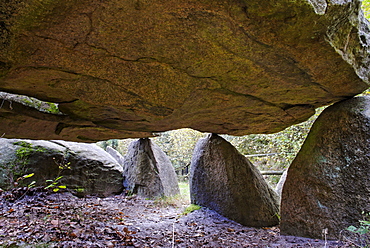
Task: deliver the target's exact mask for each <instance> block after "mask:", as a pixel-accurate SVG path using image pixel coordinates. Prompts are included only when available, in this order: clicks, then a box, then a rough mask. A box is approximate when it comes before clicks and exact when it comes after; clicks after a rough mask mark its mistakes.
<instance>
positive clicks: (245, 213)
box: [190, 134, 279, 227]
mask: <svg viewBox="0 0 370 248" xmlns="http://www.w3.org/2000/svg"><path fill="white" fill-rule="evenodd" d="M190 168H191V170H190V195H191V201H192V203H194V204H198V205H201V206H204V207H208V208H210V209H213V210H215V211H216V212H218V213H219V214H222V215H224V216H225V217H227V218H229V219H232V220H235V221H236V222H239V223H240V224H243V225H246V226H252V227H264V226H274V225H278V224H279V219H278V213H279V203H278V202H279V200H278V196H277V194H276V193H275V192H274V190H273V189H271V188H270V187H269V186H268V185H267V183H266V182H265V180H264V179H263V177H262V175H261V174H260V172H259V171H258V169H257V168H256V167H254V165H253V164H252V163H251V162H249V160H248V159H247V158H245V157H244V156H243V155H242V154H240V153H239V152H238V151H237V150H236V149H235V148H234V147H233V146H232V145H231V144H230V143H229V142H227V141H226V140H224V139H223V138H221V137H219V136H218V135H215V134H212V135H208V136H207V137H206V138H204V139H201V140H199V141H198V143H197V145H196V147H195V149H194V154H193V158H192V161H191V166H190Z"/></svg>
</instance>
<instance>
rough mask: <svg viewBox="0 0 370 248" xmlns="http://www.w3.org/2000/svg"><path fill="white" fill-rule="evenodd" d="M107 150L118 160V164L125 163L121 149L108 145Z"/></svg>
mask: <svg viewBox="0 0 370 248" xmlns="http://www.w3.org/2000/svg"><path fill="white" fill-rule="evenodd" d="M105 151H106V152H107V153H108V154H110V155H111V156H112V157H113V158H114V159H115V160H116V161H117V163H118V164H120V165H121V166H123V165H124V163H125V158H124V157H123V156H122V154H121V153H119V151H117V150H116V149H114V148H113V147H111V146H107V148H106V149H105Z"/></svg>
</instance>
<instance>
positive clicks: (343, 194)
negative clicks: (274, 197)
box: [281, 97, 370, 238]
mask: <svg viewBox="0 0 370 248" xmlns="http://www.w3.org/2000/svg"><path fill="white" fill-rule="evenodd" d="M369 127H370V97H356V98H354V99H351V100H347V101H344V102H341V103H338V104H335V105H333V106H331V107H328V108H327V109H326V110H325V111H324V112H323V113H322V114H321V115H320V117H319V118H318V119H317V120H316V122H315V123H314V125H313V127H312V129H311V131H310V133H309V135H308V137H307V139H306V141H305V143H304V144H303V147H302V149H301V151H300V152H299V153H298V155H297V157H296V158H295V160H294V161H293V163H292V165H291V166H290V168H289V170H288V175H287V179H286V182H285V184H284V187H283V194H282V202H281V232H282V233H284V234H289V235H295V236H304V237H314V238H321V237H322V231H323V229H325V228H327V229H328V237H329V238H339V237H340V232H341V231H342V230H344V229H346V228H347V227H348V226H350V225H355V226H357V225H358V220H361V219H362V215H361V212H362V211H365V212H369V211H370V198H369V196H370V180H369V178H370V167H369V161H370V146H369V141H370V132H369Z"/></svg>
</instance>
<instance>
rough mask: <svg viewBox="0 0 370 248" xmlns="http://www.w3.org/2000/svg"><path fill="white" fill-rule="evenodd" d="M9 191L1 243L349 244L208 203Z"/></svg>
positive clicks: (1, 212) (0, 213)
mask: <svg viewBox="0 0 370 248" xmlns="http://www.w3.org/2000/svg"><path fill="white" fill-rule="evenodd" d="M13 196H14V195H9V194H7V193H6V192H3V193H2V195H1V196H0V198H1V199H0V247H32V248H33V247H153V248H154V247H171V248H172V247H174V248H175V247H176V248H177V247H178V248H180V247H328V248H329V247H352V246H351V243H350V242H348V241H325V240H313V239H307V238H300V237H293V236H283V235H280V234H279V228H278V227H273V228H250V227H245V226H242V225H240V224H238V223H235V222H233V221H231V220H228V219H226V218H224V217H222V216H220V215H218V214H217V213H215V212H214V211H211V210H209V209H206V208H202V209H200V210H196V211H194V212H191V213H189V214H187V215H185V214H183V212H184V207H185V206H178V205H177V206H176V205H175V204H169V203H168V202H167V201H163V200H157V201H153V200H146V199H142V198H139V197H137V196H131V197H127V196H123V195H118V196H112V197H107V198H97V197H88V198H78V197H76V196H73V195H72V194H70V193H57V194H50V193H46V192H34V193H33V194H32V195H31V196H30V195H23V196H22V195H21V196H17V195H15V198H19V197H20V198H21V199H17V200H16V199H12V197H13ZM13 200H15V201H14V202H13Z"/></svg>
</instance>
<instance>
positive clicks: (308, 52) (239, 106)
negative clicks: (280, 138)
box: [0, 0, 370, 142]
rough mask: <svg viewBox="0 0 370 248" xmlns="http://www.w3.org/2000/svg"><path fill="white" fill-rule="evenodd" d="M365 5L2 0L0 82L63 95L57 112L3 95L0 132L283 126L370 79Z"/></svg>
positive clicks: (268, 0) (117, 133)
mask: <svg viewBox="0 0 370 248" xmlns="http://www.w3.org/2000/svg"><path fill="white" fill-rule="evenodd" d="M360 6H361V1H360V0H346V1H334V0H327V1H322V0H301V1H292V0H279V1H278V2H277V1H276V0H240V1H229V0H215V1H210V0H196V1H195V0H193V1H190V0H189V1H183V0H169V1H163V0H152V1H148V0H132V1H122V0H109V1H104V2H103V3H102V1H101V0H81V1H72V0H53V1H46V0H45V1H44V0H39V1H35V0H24V1H20V0H14V1H9V0H6V1H2V4H1V6H0V20H1V22H0V51H1V53H0V90H1V91H4V92H8V93H15V94H21V95H27V96H32V97H35V98H38V99H39V100H42V101H44V102H51V103H56V104H59V105H58V108H59V110H60V112H57V113H50V112H44V111H40V110H39V109H38V105H37V106H35V107H32V106H29V105H27V104H25V103H26V102H24V101H20V102H15V101H14V100H9V99H8V98H2V99H3V100H4V101H2V100H1V99H0V105H1V108H0V130H1V133H0V135H4V136H3V137H5V138H29V139H49V140H50V139H62V140H70V141H80V142H95V141H99V140H106V139H112V138H129V137H136V138H140V137H150V136H153V134H152V132H161V131H167V130H173V129H178V128H182V127H190V128H193V129H196V130H199V131H206V132H213V133H219V134H221V133H227V134H232V135H246V134H250V133H272V132H277V131H279V130H283V129H284V128H286V127H288V126H290V125H292V124H296V123H299V122H302V121H304V120H306V119H307V118H308V117H310V116H311V115H312V114H314V113H315V111H314V109H315V108H316V107H319V106H323V105H327V104H330V103H333V102H337V101H341V100H343V99H347V98H350V97H352V96H354V95H356V94H358V93H360V92H362V91H364V90H365V89H366V88H368V87H369V85H368V83H369V75H370V73H369V70H368V64H369V49H370V46H369V44H370V38H369V37H370V34H369V26H368V25H369V24H368V22H367V20H366V19H365V18H364V16H363V13H362V12H361V11H360ZM123 10H124V11H123ZM102 92H104V94H102ZM26 101H27V100H26ZM53 106H54V105H53Z"/></svg>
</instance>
